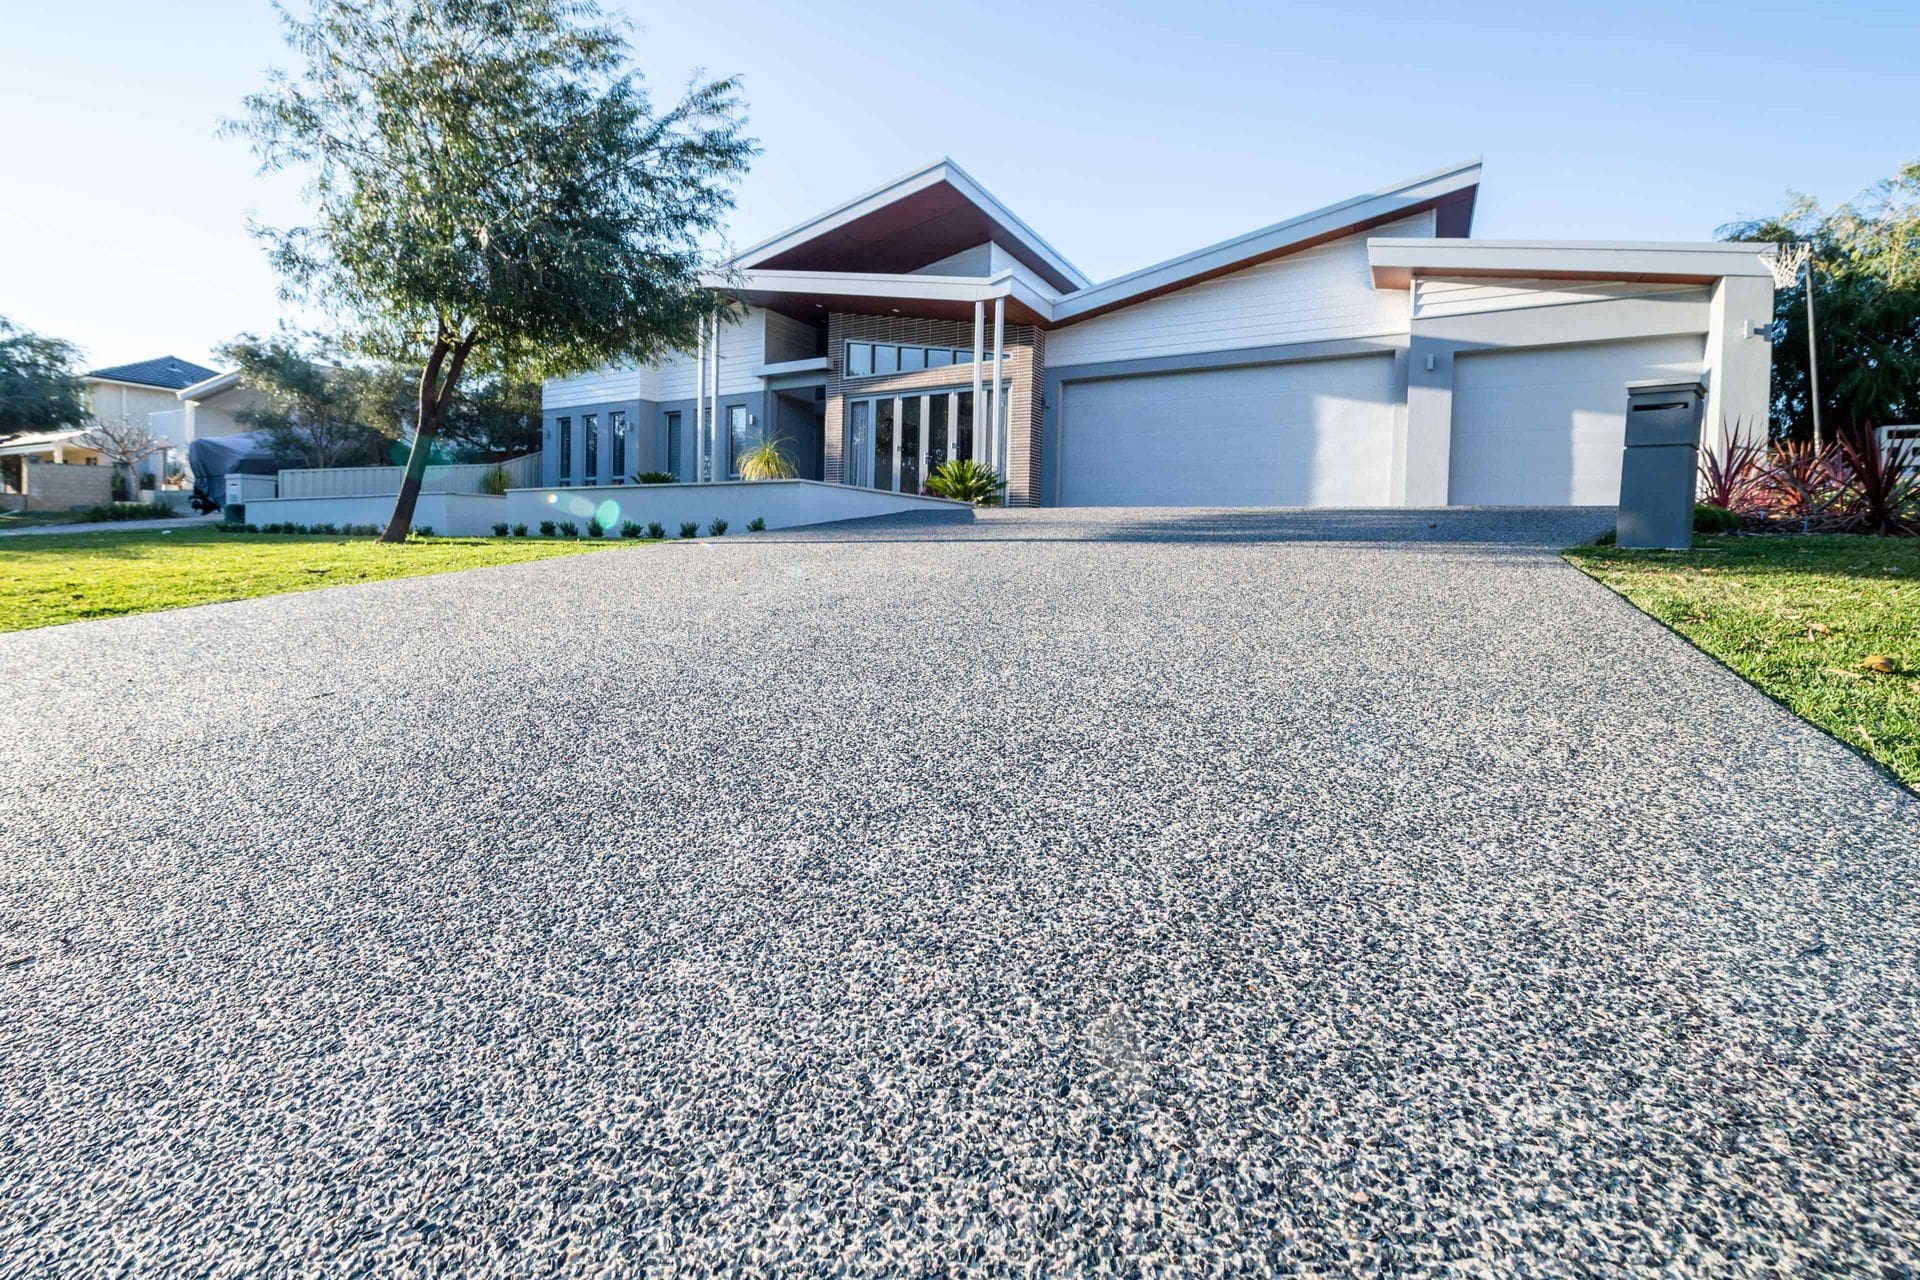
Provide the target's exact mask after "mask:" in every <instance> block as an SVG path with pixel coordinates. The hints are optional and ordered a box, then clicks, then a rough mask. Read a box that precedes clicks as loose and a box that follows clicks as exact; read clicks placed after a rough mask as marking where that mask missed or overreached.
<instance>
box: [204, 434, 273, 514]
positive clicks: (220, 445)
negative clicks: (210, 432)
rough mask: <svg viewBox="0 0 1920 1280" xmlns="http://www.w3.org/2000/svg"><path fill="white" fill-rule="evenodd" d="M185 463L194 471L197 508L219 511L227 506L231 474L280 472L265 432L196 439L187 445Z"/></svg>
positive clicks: (262, 474) (269, 474)
mask: <svg viewBox="0 0 1920 1280" xmlns="http://www.w3.org/2000/svg"><path fill="white" fill-rule="evenodd" d="M187 465H188V466H189V467H191V468H192V470H193V507H194V510H196V511H218V510H220V509H221V508H222V507H224V506H226V505H227V477H228V476H230V475H242V476H271V475H277V474H279V471H280V463H279V460H278V459H277V458H275V456H274V453H273V450H272V448H271V447H269V444H268V438H267V433H266V432H264V431H253V432H247V433H244V434H240V435H231V436H207V437H206V438H204V439H200V440H195V441H194V442H193V443H192V444H190V445H188V446H187Z"/></svg>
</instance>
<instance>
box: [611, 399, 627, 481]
mask: <svg viewBox="0 0 1920 1280" xmlns="http://www.w3.org/2000/svg"><path fill="white" fill-rule="evenodd" d="M607 445H608V448H609V450H610V451H611V452H612V454H613V467H612V470H613V482H614V483H615V484H625V483H626V482H627V415H626V414H625V413H610V414H608V415H607Z"/></svg>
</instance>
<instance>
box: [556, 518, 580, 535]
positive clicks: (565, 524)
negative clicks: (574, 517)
mask: <svg viewBox="0 0 1920 1280" xmlns="http://www.w3.org/2000/svg"><path fill="white" fill-rule="evenodd" d="M560 536H561V537H563V538H577V537H579V536H580V526H579V525H577V524H575V523H574V522H573V521H571V520H562V521H561V522H560Z"/></svg>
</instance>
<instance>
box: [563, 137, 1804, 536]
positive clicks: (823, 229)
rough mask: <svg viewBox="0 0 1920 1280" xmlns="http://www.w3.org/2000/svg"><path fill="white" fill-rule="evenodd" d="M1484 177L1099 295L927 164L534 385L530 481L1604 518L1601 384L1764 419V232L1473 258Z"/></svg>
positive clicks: (1299, 229)
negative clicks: (987, 487)
mask: <svg viewBox="0 0 1920 1280" xmlns="http://www.w3.org/2000/svg"><path fill="white" fill-rule="evenodd" d="M1479 186H1480V164H1479V163H1478V162H1477V161H1474V162H1469V163H1465V164H1460V165H1456V166H1453V167H1451V168H1447V169H1443V170H1440V171H1438V172H1435V173H1430V174H1426V175H1424V176H1421V177H1418V178H1414V179H1412V180H1410V181H1407V182H1402V183H1399V184H1396V185H1394V186H1390V187H1386V188H1383V189H1381V190H1378V191H1373V192H1368V193H1366V194H1364V195H1358V196H1355V197H1353V198H1351V199H1348V200H1343V201H1341V202H1339V203H1337V204H1333V205H1329V206H1327V207H1326V208H1323V209H1317V210H1314V211H1313V212H1311V213H1305V214H1301V215H1300V216H1298V217H1294V218H1289V219H1287V220H1285V221H1283V222H1277V223H1274V224H1273V225H1271V226H1267V227H1262V228H1260V229H1258V230H1255V231H1250V232H1248V233H1246V234H1245V235H1241V236H1236V237H1234V238H1233V239H1230V240H1226V241H1223V242H1221V243H1219V244H1214V245H1209V246H1206V247H1205V248H1200V249H1195V250H1192V251H1191V252H1187V253H1182V254H1180V255H1179V256H1177V257H1172V258H1169V259H1167V260H1166V261H1164V262H1160V263H1157V264H1156V265H1153V266H1149V267H1144V268H1142V269H1140V270H1138V271H1133V272H1129V273H1127V274H1125V275H1122V276H1118V277H1116V278H1114V279H1111V280H1106V281H1102V282H1099V283H1095V282H1094V281H1092V280H1090V279H1088V278H1087V277H1086V276H1085V275H1084V274H1083V273H1082V272H1081V271H1079V270H1078V269H1077V268H1076V267H1074V265H1073V264H1072V263H1071V262H1070V261H1068V260H1067V259H1066V258H1065V257H1064V256H1063V255H1062V254H1061V253H1060V251H1059V250H1057V249H1055V248H1054V247H1053V246H1052V245H1051V244H1050V243H1048V242H1047V241H1046V240H1044V239H1042V238H1041V237H1040V236H1039V234H1038V233H1036V232H1035V231H1034V230H1033V229H1032V228H1031V227H1029V226H1028V225H1027V224H1026V223H1025V222H1023V221H1021V220H1020V218H1019V217H1017V216H1016V215H1015V214H1014V213H1013V212H1012V211H1011V210H1009V209H1008V208H1007V207H1006V206H1005V205H1003V204H1002V203H1001V202H1000V201H999V200H997V199H995V198H994V197H993V196H992V195H991V194H989V193H988V192H987V191H986V190H985V189H984V188H982V187H981V186H980V184H979V183H977V182H975V181H974V180H973V179H972V178H971V177H969V176H968V175H967V173H966V172H965V171H964V170H962V169H961V168H960V167H959V166H958V165H956V164H954V163H953V162H952V161H951V160H941V161H938V162H937V163H934V164H931V165H928V166H926V167H925V168H923V169H919V170H917V171H915V172H913V173H910V174H908V175H907V176H905V177H903V178H901V179H899V180H898V181H895V182H891V183H888V184H887V185H885V186H883V187H880V188H878V189H877V190H874V191H871V192H868V193H867V194H865V195H862V196H859V197H857V198H855V199H853V200H850V201H848V202H846V203H845V204H842V205H840V206H838V207H836V208H833V209H830V210H828V211H826V212H825V213H822V214H820V215H818V216H817V217H814V218H811V219H809V220H807V221H805V222H802V223H800V224H799V225H797V226H795V227H794V228H793V229H791V230H789V231H786V232H783V233H782V234H780V235H778V236H775V237H773V238H772V239H770V240H767V241H765V242H763V243H761V244H757V245H754V246H753V247H752V248H750V249H748V250H746V251H745V252H744V253H741V254H740V255H738V257H736V258H735V259H734V260H733V262H732V263H731V264H730V268H729V269H728V270H727V271H725V272H723V273H719V274H716V275H715V276H714V277H712V278H711V280H710V283H711V285H712V287H713V288H715V289H716V290H718V291H720V292H722V293H724V294H726V295H727V296H728V297H729V298H731V299H733V300H734V301H735V302H736V303H737V304H738V306H737V309H736V313H735V315H734V316H733V318H732V320H731V321H730V322H727V323H722V324H721V325H719V326H718V327H717V331H710V332H709V333H707V334H706V335H704V336H703V338H702V341H701V342H700V344H699V346H698V349H697V350H695V351H692V352H687V353H683V354H681V355H679V356H677V357H676V358H674V359H671V360H668V361H665V362H663V363H661V364H658V365H654V366H650V367H645V368H613V369H604V370H599V371H595V372H593V373H589V374H585V375H581V376H578V377H570V378H560V379H554V380H552V381H550V382H548V383H547V385H546V387H545V392H544V418H545V432H546V436H545V441H544V447H543V451H542V457H543V467H544V470H543V474H542V482H543V483H544V484H545V485H547V486H553V487H565V486H586V485H612V484H618V483H621V482H622V481H623V480H624V479H625V478H626V477H628V476H630V475H632V474H634V473H636V472H641V471H650V470H657V471H670V472H673V473H674V474H676V475H678V476H679V477H680V478H681V479H682V480H686V481H694V480H715V479H719V480H723V479H726V478H727V477H728V476H729V475H730V474H731V473H732V470H733V459H734V458H735V457H736V456H737V455H738V454H739V452H740V451H741V449H742V448H743V447H744V446H745V445H746V444H748V443H750V442H751V441H753V440H755V439H756V438H758V437H759V436H761V435H765V434H772V435H777V436H779V437H781V438H782V440H783V441H784V443H785V444H786V447H787V448H788V450H789V452H790V453H792V454H794V455H795V457H796V459H797V461H798V463H799V466H800V473H801V475H802V476H803V477H807V478H811V479H816V480H825V481H828V482H833V483H838V484H843V485H854V486H862V487H866V488H871V489H879V490H883V491H896V492H902V493H913V492H916V491H917V490H918V488H919V486H920V484H921V482H922V479H923V478H924V476H925V475H926V473H927V471H928V470H929V469H930V468H931V467H933V466H936V465H938V464H939V462H940V461H941V460H943V459H945V458H947V457H952V456H960V457H971V458H977V459H981V460H983V461H986V462H988V463H990V464H991V465H993V466H994V467H995V468H996V469H998V470H999V471H1000V472H1001V473H1002V474H1003V475H1004V476H1005V477H1006V479H1007V482H1008V499H1009V501H1010V502H1011V503H1013V504H1045V505H1064V506H1074V505H1104V504H1121V505H1128V504H1139V505H1173V506H1178V505H1209V506H1219V505H1239V504H1260V505H1266V504H1276V505H1296V504H1297V505H1312V506H1442V505H1448V504H1455V505H1586V504H1599V505H1606V504H1612V503H1614V502H1615V501H1617V499H1618V496H1619V479H1620V454H1621V445H1622V438H1623V433H1624V419H1625V411H1626V391H1625V386H1626V384H1627V383H1628V382H1632V381H1637V380H1644V379H1652V378H1698V379H1699V380H1700V381H1702V382H1703V383H1705V384H1706V386H1707V388H1708V403H1707V421H1708V422H1709V423H1710V424H1719V423H1726V424H1734V423H1742V424H1746V425H1747V426H1748V428H1749V429H1751V430H1754V431H1759V430H1761V429H1763V427H1764V423H1765V420H1766V413H1767V403H1768V379H1769V376H1770V366H1771V350H1770V347H1769V346H1768V337H1767V334H1768V326H1769V325H1770V323H1771V321H1772V318H1773V284H1772V279H1771V277H1770V275H1769V274H1768V271H1767V266H1766V263H1765V261H1764V260H1763V258H1762V256H1761V254H1762V253H1763V252H1769V251H1770V246H1761V245H1751V244H1724V243H1712V242H1707V243H1685V244H1671V243H1659V244H1647V243H1595V242H1584V241H1583V242H1570V241H1545V240H1526V241H1515V240H1475V239H1473V238H1472V230H1473V215H1474V206H1475V202H1476V197H1477V194H1478V191H1479Z"/></svg>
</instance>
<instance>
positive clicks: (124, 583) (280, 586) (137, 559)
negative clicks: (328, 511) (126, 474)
mask: <svg viewBox="0 0 1920 1280" xmlns="http://www.w3.org/2000/svg"><path fill="white" fill-rule="evenodd" d="M622 545H625V546H631V545H633V544H632V543H631V542H623V541H622V540H621V539H618V538H608V539H602V540H599V541H588V540H587V539H585V538H581V539H577V540H576V539H572V538H566V539H559V538H423V539H418V540H415V541H411V542H404V543H400V544H398V545H389V544H387V543H383V542H377V541H375V540H374V539H372V538H366V537H353V538H345V537H293V536H287V535H279V534H242V533H216V532H214V531H213V530H212V529H209V528H193V529H178V530H174V531H172V532H163V531H160V530H142V531H138V532H127V533H113V532H104V531H103V532H101V533H73V534H44V535H36V536H33V537H25V538H4V539H0V631H19V630H22V629H24V628H27V627H46V626H52V625H53V624H54V623H56V622H75V621H78V620H80V619H82V618H110V617H113V616H115V615H117V614H123V613H146V612H148V611H149V610H153V609H177V608H179V607H181V606H182V605H190V604H212V603H214V602H216V601H220V600H243V599H246V598H247V597H248V596H266V595H277V594H278V593H280V592H283V591H309V590H312V589H313V588H315V587H337V586H340V585H342V584H343V583H349V582H376V581H378V580H380V579H382V578H411V577H415V576H418V575H420V574H426V573H447V572H449V571H451V570H454V569H473V568H478V567H479V566H481V565H490V564H515V563H518V562H519V561H522V560H545V559H548V558H549V557H552V556H566V555H577V554H579V553H581V552H583V551H594V550H598V549H601V548H610V547H616V546H622Z"/></svg>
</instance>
